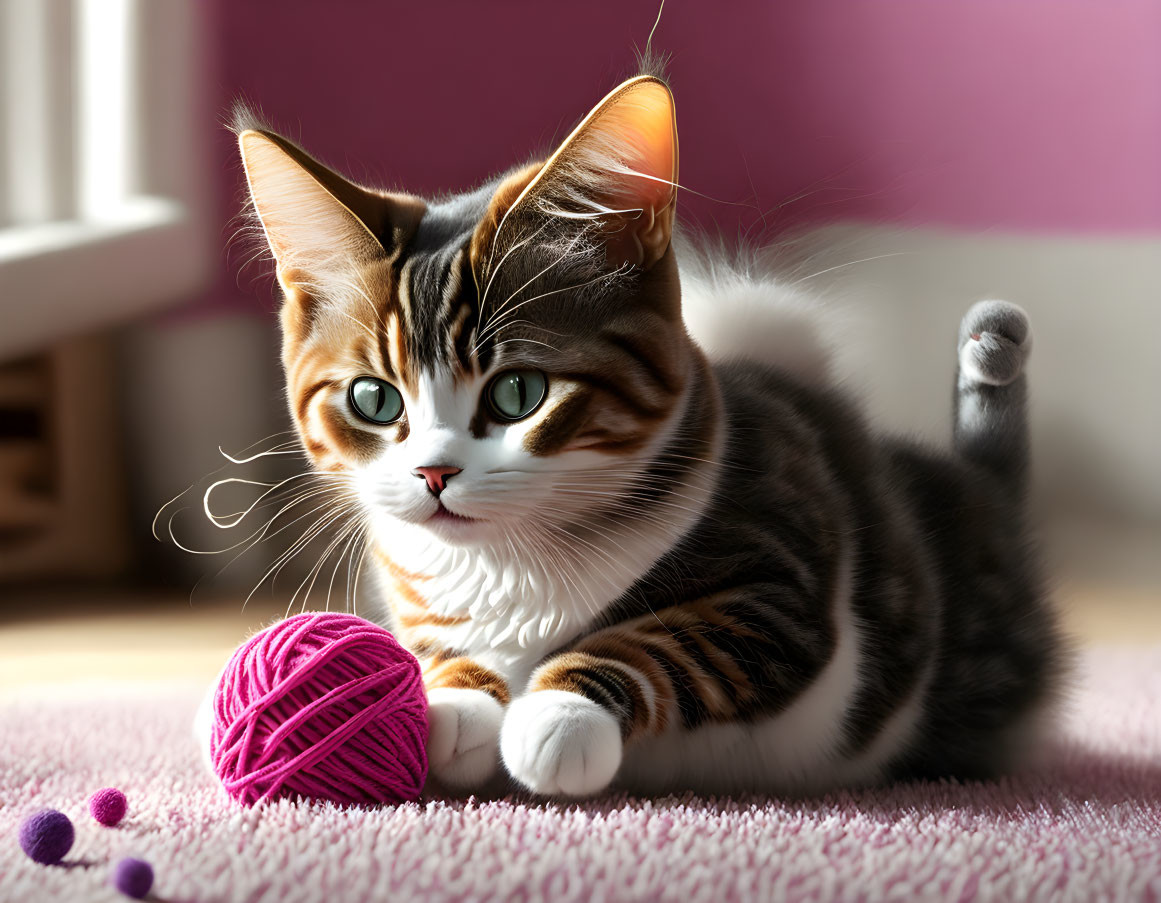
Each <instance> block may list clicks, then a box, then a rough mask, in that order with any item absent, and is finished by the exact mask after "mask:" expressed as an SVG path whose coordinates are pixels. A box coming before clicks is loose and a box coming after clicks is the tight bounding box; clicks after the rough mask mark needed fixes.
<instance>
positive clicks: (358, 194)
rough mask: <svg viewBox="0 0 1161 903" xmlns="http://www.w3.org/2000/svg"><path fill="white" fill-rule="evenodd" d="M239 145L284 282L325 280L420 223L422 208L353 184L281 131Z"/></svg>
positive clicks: (254, 135) (248, 136) (258, 133)
mask: <svg viewBox="0 0 1161 903" xmlns="http://www.w3.org/2000/svg"><path fill="white" fill-rule="evenodd" d="M238 146H239V149H240V150H241V153H242V164H243V166H244V167H245V169H246V181H247V183H248V184H249V186H250V197H251V199H252V200H253V202H254V209H255V210H256V211H257V213H258V218H259V220H261V222H262V228H263V230H264V231H265V233H266V240H267V241H268V242H269V243H270V250H271V251H272V252H273V254H274V258H275V260H276V261H277V263H278V272H279V279H280V280H282V281H283V282H284V284H285V280H286V277H287V274H289V273H292V272H294V273H305V274H307V275H308V276H315V277H318V276H321V275H325V274H327V273H330V272H335V271H336V270H338V269H340V268H342V267H349V266H350V265H351V264H352V263H359V262H365V261H368V260H371V259H374V258H375V257H376V256H381V255H383V254H384V253H385V250H386V249H387V248H386V245H388V244H391V243H392V242H393V241H396V240H398V227H399V225H400V224H401V223H404V222H409V221H411V220H412V219H413V218H417V217H415V211H414V210H413V209H409V208H412V207H414V206H419V207H420V209H422V205H421V204H420V203H419V202H418V201H415V200H414V199H410V198H403V197H399V198H395V197H393V196H389V195H381V194H378V193H376V192H373V191H369V190H367V189H364V188H360V187H359V186H357V185H354V184H352V183H350V182H348V181H347V180H346V179H344V178H343V177H342V176H339V175H338V174H337V173H335V172H333V171H332V170H330V169H328V168H327V167H325V166H323V165H322V164H321V163H319V162H318V161H317V160H314V159H313V158H312V157H310V156H309V155H308V154H307V153H306V152H305V151H303V150H302V149H300V148H298V147H296V146H295V145H294V144H292V143H291V142H290V141H287V140H286V139H285V138H282V137H281V136H279V135H276V134H274V133H273V132H269V131H266V130H264V129H252V128H251V129H246V130H244V131H241V132H240V133H239V135H238ZM291 281H297V279H296V278H291Z"/></svg>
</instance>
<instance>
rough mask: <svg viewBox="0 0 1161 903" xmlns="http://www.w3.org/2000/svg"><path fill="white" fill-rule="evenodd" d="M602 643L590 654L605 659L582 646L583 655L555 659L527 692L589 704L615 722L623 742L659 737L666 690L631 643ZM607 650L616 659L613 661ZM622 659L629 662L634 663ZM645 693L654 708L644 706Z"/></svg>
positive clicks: (646, 702)
mask: <svg viewBox="0 0 1161 903" xmlns="http://www.w3.org/2000/svg"><path fill="white" fill-rule="evenodd" d="M606 640H607V642H605V643H597V644H595V648H600V649H602V650H605V654H604V655H597V654H594V653H593V651H592V650H593V648H594V645H593V644H590V643H585V644H583V645H584V648H585V651H579V650H578V651H573V652H566V653H563V654H562V655H559V656H556V657H554V658H553V659H552V660H551V661H550V662H548V664H546V665H545V666H544V667H543V668H541V669H540V670H539V671H537V672H536V674H535V675H534V676H533V679H532V684H531V687H530V689H532V690H533V691H535V690H564V691H565V692H568V693H577V694H579V695H581V696H584V697H586V698H588V699H591V700H592V701H593V702H596V703H598V704H599V705H602V706H604V707H605V708H606V709H608V710H609V711H611V712H612V713H614V714H615V715H616V716H617V720H618V721H619V722H620V725H621V733H622V735H623V736H624V737H625V738H626V739H629V738H632V737H636V736H641V735H645V734H656V733H660V732H661V731H662V730H664V728H665V724H666V722H665V720H664V715H663V713H664V711H665V707H664V706H663V705H661V704H659V703H660V702H661V700H664V698H665V696H666V695H667V694H666V691H667V689H668V685H667V684H666V682H665V681H664V680H663V678H662V675H661V674H660V673H659V672H658V670H657V667H656V665H655V663H654V662H653V660H652V659H651V658H649V656H648V655H638V654H635V653H634V649H633V642H632V637H628V636H625V637H619V636H615V635H612V636H608V637H606ZM608 650H614V651H615V652H616V653H617V654H616V655H612V654H610V653H609V652H608ZM626 659H630V660H633V663H631V662H630V661H628V660H626ZM626 665H628V666H629V667H637V666H638V665H640V668H638V670H639V671H640V673H641V674H643V675H644V676H645V679H646V680H647V681H649V685H650V686H649V688H645V687H642V686H641V685H640V682H639V678H638V677H637V676H636V675H635V674H632V673H631V672H630V671H628V670H627V669H626V667H625V666H626ZM649 690H652V692H653V695H654V697H655V698H656V699H657V700H658V702H655V703H654V706H653V707H650V705H649V698H648V695H647V694H648V692H649ZM668 695H670V696H671V695H672V694H668Z"/></svg>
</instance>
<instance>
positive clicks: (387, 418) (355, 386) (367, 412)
mask: <svg viewBox="0 0 1161 903" xmlns="http://www.w3.org/2000/svg"><path fill="white" fill-rule="evenodd" d="M351 407H352V408H354V409H355V413H356V414H358V415H359V416H360V417H362V418H363V419H364V420H370V421H371V422H372V423H394V422H395V421H396V420H398V419H399V417H400V415H401V414H402V413H403V396H402V395H400V394H399V390H398V389H396V388H395V387H394V386H393V385H391V383H389V382H385V381H383V380H381V379H375V378H374V377H373V376H360V377H359V378H358V379H356V380H355V381H353V382H352V383H351Z"/></svg>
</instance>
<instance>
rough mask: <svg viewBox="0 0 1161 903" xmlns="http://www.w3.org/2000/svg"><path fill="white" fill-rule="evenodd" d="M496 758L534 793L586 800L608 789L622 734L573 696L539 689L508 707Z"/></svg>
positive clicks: (590, 705)
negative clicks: (588, 796)
mask: <svg viewBox="0 0 1161 903" xmlns="http://www.w3.org/2000/svg"><path fill="white" fill-rule="evenodd" d="M500 753H501V755H502V756H503V757H504V764H505V765H506V766H507V768H508V771H510V772H511V773H512V777H514V778H516V780H518V781H519V782H520V783H521V784H523V785H524V786H525V787H528V788H529V789H530V790H535V791H536V792H537V793H548V794H560V793H563V794H567V795H568V796H587V795H588V794H591V793H597V792H599V791H601V790H604V789H605V788H606V787H608V786H609V782H610V781H612V780H613V777H614V776H615V775H616V773H617V769H618V768H620V766H621V729H620V727H619V725H618V724H617V719H616V718H614V717H613V716H612V715H611V714H610V713H609V712H608V711H606V710H605V709H604V708H602V707H601V706H599V705H597V703H595V702H593V701H592V700H590V699H586V698H585V697H584V696H581V695H579V694H577V693H566V692H564V691H563V690H539V691H537V692H534V693H529V694H528V695H527V696H522V697H520V698H519V699H517V700H516V701H515V702H513V703H512V704H511V705H510V706H509V707H508V713H507V715H505V717H504V729H503V730H502V731H501V732H500Z"/></svg>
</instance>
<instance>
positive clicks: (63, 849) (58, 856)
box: [20, 809, 76, 865]
mask: <svg viewBox="0 0 1161 903" xmlns="http://www.w3.org/2000/svg"><path fill="white" fill-rule="evenodd" d="M75 836H76V832H74V831H73V823H72V822H71V821H69V817H68V816H67V815H65V814H64V813H63V812H57V811H56V809H42V810H41V811H40V812H37V813H36V814H35V815H30V816H29V817H28V818H26V819H25V820H24V823H23V824H22V825H21V826H20V846H21V848H22V849H23V850H24V852H25V853H27V854H28V855H29V857H30V858H31V859H34V860H36V861H37V862H39V863H40V864H41V865H56V864H57V863H58V862H60V861H61V860H62V859H64V858H65V854H66V853H68V851H69V850H70V849H72V846H73V838H74V837H75Z"/></svg>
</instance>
